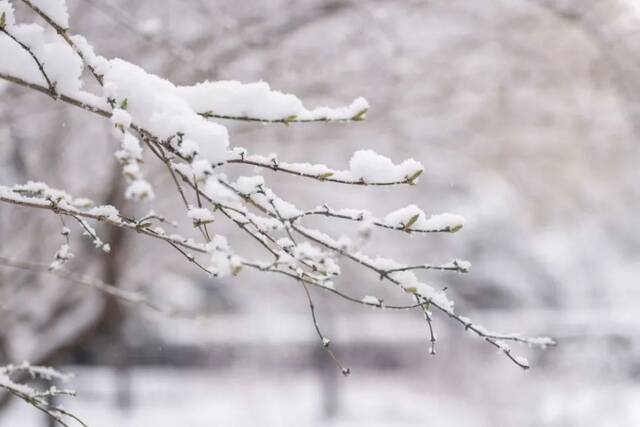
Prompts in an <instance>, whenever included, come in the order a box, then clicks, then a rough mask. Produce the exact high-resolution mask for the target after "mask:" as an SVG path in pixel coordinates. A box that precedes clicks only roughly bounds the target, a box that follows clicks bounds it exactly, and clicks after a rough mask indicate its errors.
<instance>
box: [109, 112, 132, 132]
mask: <svg viewBox="0 0 640 427" xmlns="http://www.w3.org/2000/svg"><path fill="white" fill-rule="evenodd" d="M111 123H113V124H114V125H116V126H121V127H123V128H128V127H129V126H131V115H130V114H129V113H128V112H127V111H126V110H123V109H122V108H114V109H113V112H112V113H111Z"/></svg>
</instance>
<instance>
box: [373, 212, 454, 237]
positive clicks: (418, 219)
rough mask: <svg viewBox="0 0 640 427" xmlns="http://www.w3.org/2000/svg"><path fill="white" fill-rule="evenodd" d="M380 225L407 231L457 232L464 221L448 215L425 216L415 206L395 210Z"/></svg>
mask: <svg viewBox="0 0 640 427" xmlns="http://www.w3.org/2000/svg"><path fill="white" fill-rule="evenodd" d="M382 224H384V225H386V226H389V227H395V228H403V229H407V231H409V230H411V231H452V232H453V231H458V230H460V229H461V228H462V227H463V226H464V224H465V219H464V218H463V217H461V216H459V215H454V214H450V213H444V214H437V215H432V216H431V217H427V215H426V214H425V213H424V212H423V211H422V210H421V209H420V208H418V207H417V206H415V205H409V206H406V207H404V208H400V209H397V210H395V211H393V212H391V213H389V214H388V215H387V216H385V217H384V219H383V220H382Z"/></svg>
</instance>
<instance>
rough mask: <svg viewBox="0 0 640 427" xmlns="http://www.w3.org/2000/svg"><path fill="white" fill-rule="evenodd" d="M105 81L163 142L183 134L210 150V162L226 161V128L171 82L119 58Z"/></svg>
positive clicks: (138, 120) (141, 123)
mask: <svg viewBox="0 0 640 427" xmlns="http://www.w3.org/2000/svg"><path fill="white" fill-rule="evenodd" d="M104 82H105V84H109V86H108V87H109V93H110V96H112V97H113V98H114V100H115V101H116V102H117V103H119V104H122V102H123V101H124V100H125V99H126V100H127V104H128V106H127V111H128V112H129V113H130V114H131V117H132V118H133V120H134V121H135V123H136V124H137V125H139V126H142V127H143V128H145V129H147V130H149V131H150V132H151V133H153V134H154V135H156V136H157V137H159V138H161V139H168V138H170V137H172V136H175V135H177V134H181V135H183V136H184V138H185V139H191V140H193V141H194V142H196V143H198V144H200V145H201V146H202V145H206V146H207V147H208V148H210V151H209V153H210V157H209V159H210V160H212V161H214V162H218V161H222V160H224V157H225V151H226V149H227V147H228V145H229V137H228V134H227V129H226V128H225V127H223V126H221V125H218V124H216V123H213V122H210V121H207V120H206V119H204V118H203V117H201V116H200V115H198V114H197V113H196V112H195V111H194V110H193V108H192V107H191V106H190V105H189V103H188V102H187V101H185V99H183V97H182V95H181V93H180V91H179V90H178V88H176V86H174V85H173V83H171V82H170V81H168V80H165V79H163V78H160V77H158V76H155V75H153V74H149V73H147V72H146V71H144V70H143V69H142V68H140V67H138V66H136V65H133V64H131V63H129V62H127V61H124V60H122V59H117V58H116V59H112V60H110V61H109V68H108V70H107V72H106V73H105V75H104Z"/></svg>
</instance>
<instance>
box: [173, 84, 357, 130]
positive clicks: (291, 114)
mask: <svg viewBox="0 0 640 427" xmlns="http://www.w3.org/2000/svg"><path fill="white" fill-rule="evenodd" d="M178 93H179V94H180V96H182V97H183V98H184V100H185V101H187V102H188V103H189V105H191V108H193V109H194V110H195V111H197V112H199V113H210V114H215V115H219V116H229V117H250V118H253V119H257V120H287V119H289V120H293V119H297V120H348V119H351V118H354V117H356V116H358V115H359V114H364V112H366V110H367V109H368V108H369V104H368V103H367V101H366V100H365V99H364V98H357V99H355V100H354V101H353V102H352V103H351V105H349V106H347V107H341V108H328V107H318V108H315V109H313V110H308V109H306V108H305V106H304V105H303V104H302V101H300V99H298V98H297V97H296V96H295V95H291V94H288V93H283V92H279V91H276V90H272V89H271V87H270V86H269V84H268V83H266V82H254V83H241V82H239V81H235V80H226V81H216V82H210V81H205V82H203V83H198V84H196V85H194V86H180V87H178Z"/></svg>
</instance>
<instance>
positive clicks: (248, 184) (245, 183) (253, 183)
mask: <svg viewBox="0 0 640 427" xmlns="http://www.w3.org/2000/svg"><path fill="white" fill-rule="evenodd" d="M262 185H264V177H262V176H260V175H256V176H241V177H239V178H238V179H237V180H236V183H235V188H236V190H238V191H239V192H240V193H242V194H253V193H255V192H257V191H258V190H259V188H260V186H262Z"/></svg>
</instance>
